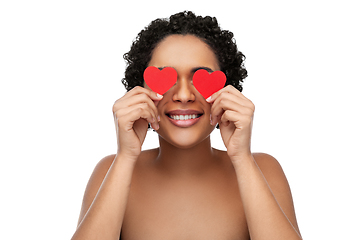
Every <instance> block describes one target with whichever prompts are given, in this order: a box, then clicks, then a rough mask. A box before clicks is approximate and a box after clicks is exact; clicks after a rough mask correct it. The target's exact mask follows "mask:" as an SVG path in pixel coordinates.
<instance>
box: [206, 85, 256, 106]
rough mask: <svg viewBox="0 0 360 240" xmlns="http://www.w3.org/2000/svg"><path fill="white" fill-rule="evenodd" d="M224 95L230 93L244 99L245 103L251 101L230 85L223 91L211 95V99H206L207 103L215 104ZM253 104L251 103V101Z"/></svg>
mask: <svg viewBox="0 0 360 240" xmlns="http://www.w3.org/2000/svg"><path fill="white" fill-rule="evenodd" d="M224 93H230V94H231V95H234V96H237V97H239V98H240V99H243V100H245V101H250V100H249V99H247V98H246V97H245V96H244V94H242V93H241V92H240V91H239V90H238V89H236V88H235V87H234V86H232V85H228V86H226V87H224V88H222V89H220V90H219V91H217V92H215V93H214V94H213V95H211V96H210V97H209V98H207V99H206V101H207V102H208V103H212V102H214V101H215V100H216V99H217V98H218V97H220V96H221V95H222V94H224ZM250 102H251V101H250Z"/></svg>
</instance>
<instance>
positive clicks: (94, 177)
mask: <svg viewBox="0 0 360 240" xmlns="http://www.w3.org/2000/svg"><path fill="white" fill-rule="evenodd" d="M114 158H115V155H110V156H107V157H104V158H103V159H101V160H100V162H99V163H98V164H97V165H96V167H95V169H94V171H93V173H92V174H91V177H90V179H89V181H88V184H87V186H86V189H85V193H84V197H83V202H82V206H81V211H80V216H79V221H78V225H79V224H80V223H81V221H82V219H83V218H84V216H85V214H86V212H87V211H88V209H89V208H90V206H91V204H92V202H93V200H94V198H95V196H96V194H97V192H98V190H99V188H100V186H101V184H102V182H103V180H104V178H105V176H106V174H107V172H108V170H109V168H110V166H111V164H112V163H113V161H114Z"/></svg>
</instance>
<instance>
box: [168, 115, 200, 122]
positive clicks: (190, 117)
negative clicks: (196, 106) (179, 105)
mask: <svg viewBox="0 0 360 240" xmlns="http://www.w3.org/2000/svg"><path fill="white" fill-rule="evenodd" d="M201 115H202V114H189V115H173V114H171V115H170V114H168V117H169V118H171V119H174V120H180V121H186V120H190V119H196V118H199V117H201Z"/></svg>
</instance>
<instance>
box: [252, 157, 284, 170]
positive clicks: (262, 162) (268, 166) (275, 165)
mask: <svg viewBox="0 0 360 240" xmlns="http://www.w3.org/2000/svg"><path fill="white" fill-rule="evenodd" d="M253 157H254V159H255V162H256V163H257V165H258V166H259V168H260V170H261V171H262V172H263V174H265V173H266V174H271V173H276V172H278V171H281V172H282V167H281V165H280V163H279V162H278V160H276V158H274V157H273V156H271V155H269V154H267V153H253Z"/></svg>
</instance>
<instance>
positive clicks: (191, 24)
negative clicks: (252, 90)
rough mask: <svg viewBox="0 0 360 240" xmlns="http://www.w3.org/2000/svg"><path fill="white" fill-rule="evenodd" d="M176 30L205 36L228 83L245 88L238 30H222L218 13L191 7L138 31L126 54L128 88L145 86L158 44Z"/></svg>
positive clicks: (245, 74)
mask: <svg viewBox="0 0 360 240" xmlns="http://www.w3.org/2000/svg"><path fill="white" fill-rule="evenodd" d="M173 34H181V35H187V34H190V35H194V36H196V37H198V38H200V39H202V40H203V41H204V42H205V43H206V44H208V45H209V46H210V47H211V49H213V51H214V53H215V55H216V56H217V59H218V61H219V65H220V69H221V71H223V72H224V73H225V75H226V77H227V81H226V84H225V85H233V86H234V87H235V88H237V89H238V90H239V91H242V82H243V80H244V79H245V78H246V77H247V71H246V69H245V67H244V60H245V56H244V55H243V54H242V53H241V52H240V51H238V49H237V46H236V43H235V40H234V39H233V36H234V34H233V33H232V32H230V31H227V30H222V29H221V28H220V26H219V25H218V22H217V20H216V18H215V17H209V16H206V17H201V16H196V15H195V14H194V13H192V12H190V11H184V12H180V13H177V14H174V15H172V16H171V17H170V18H169V19H156V20H154V21H152V22H151V23H150V25H148V26H147V27H146V28H145V29H144V30H142V31H141V32H140V33H139V34H138V36H137V38H136V39H135V40H134V42H133V43H132V46H131V49H130V51H129V52H128V53H126V54H124V59H125V61H126V63H127V67H126V70H125V77H124V78H123V79H122V83H123V84H124V86H125V88H126V90H127V91H129V90H131V89H132V88H134V87H135V86H144V79H143V72H144V71H145V69H146V68H147V67H148V63H149V62H150V60H151V57H152V53H153V50H154V48H155V47H156V46H157V44H158V43H159V42H160V41H161V40H163V39H164V38H165V37H167V36H169V35H173Z"/></svg>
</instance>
